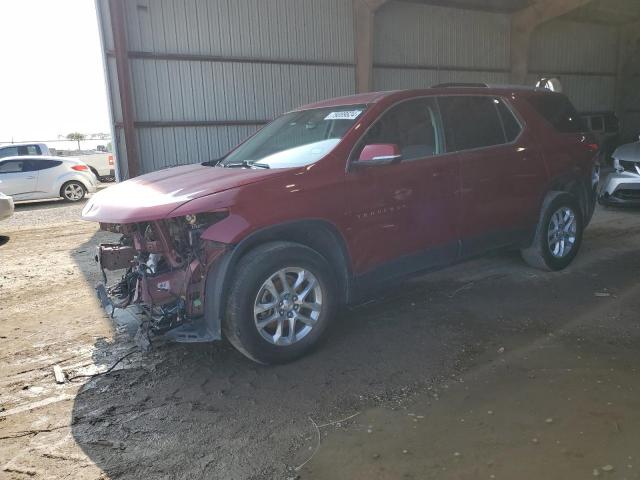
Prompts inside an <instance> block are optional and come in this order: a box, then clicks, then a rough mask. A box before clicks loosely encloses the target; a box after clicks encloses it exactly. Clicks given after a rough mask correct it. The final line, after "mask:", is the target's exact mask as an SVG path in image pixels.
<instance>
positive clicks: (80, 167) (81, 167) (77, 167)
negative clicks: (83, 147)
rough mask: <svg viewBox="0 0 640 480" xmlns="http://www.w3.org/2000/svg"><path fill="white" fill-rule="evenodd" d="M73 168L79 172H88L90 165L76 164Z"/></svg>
mask: <svg viewBox="0 0 640 480" xmlns="http://www.w3.org/2000/svg"><path fill="white" fill-rule="evenodd" d="M71 168H72V169H73V170H76V171H78V172H87V171H89V167H87V166H86V165H74V166H72V167H71Z"/></svg>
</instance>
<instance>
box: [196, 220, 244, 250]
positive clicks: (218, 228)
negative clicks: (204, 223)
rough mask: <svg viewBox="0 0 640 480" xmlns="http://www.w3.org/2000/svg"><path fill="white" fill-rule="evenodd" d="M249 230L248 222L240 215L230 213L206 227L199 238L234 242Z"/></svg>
mask: <svg viewBox="0 0 640 480" xmlns="http://www.w3.org/2000/svg"><path fill="white" fill-rule="evenodd" d="M250 230H251V225H250V224H249V222H248V221H247V220H246V219H245V218H244V217H243V216H241V215H237V214H233V213H232V214H230V215H229V216H227V217H225V218H223V219H222V220H220V221H219V222H217V223H214V224H213V225H211V226H210V227H209V228H207V229H206V230H205V231H204V232H202V235H201V236H200V238H202V239H203V240H210V241H213V242H220V243H226V244H236V243H238V242H239V241H240V239H242V238H244V237H246V236H247V235H248V234H249V232H250Z"/></svg>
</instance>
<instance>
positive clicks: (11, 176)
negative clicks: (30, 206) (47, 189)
mask: <svg viewBox="0 0 640 480" xmlns="http://www.w3.org/2000/svg"><path fill="white" fill-rule="evenodd" d="M37 180H38V172H37V171H33V169H32V168H31V164H30V162H29V160H18V159H14V160H0V192H2V193H4V194H5V195H10V196H12V197H14V200H26V199H28V198H30V195H31V194H33V192H35V190H36V183H37Z"/></svg>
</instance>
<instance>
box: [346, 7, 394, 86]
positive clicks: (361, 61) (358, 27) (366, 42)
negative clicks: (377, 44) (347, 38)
mask: <svg viewBox="0 0 640 480" xmlns="http://www.w3.org/2000/svg"><path fill="white" fill-rule="evenodd" d="M388 1H389V0H352V5H353V23H354V32H355V46H356V51H355V56H356V69H355V70H356V92H358V93H363V92H370V91H371V89H372V87H373V36H374V20H375V13H376V10H378V9H379V8H380V7H382V5H384V4H385V3H387V2H388Z"/></svg>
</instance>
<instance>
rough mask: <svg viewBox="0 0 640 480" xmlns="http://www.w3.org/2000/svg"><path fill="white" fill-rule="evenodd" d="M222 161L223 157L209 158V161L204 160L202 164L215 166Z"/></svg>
mask: <svg viewBox="0 0 640 480" xmlns="http://www.w3.org/2000/svg"><path fill="white" fill-rule="evenodd" d="M221 161H222V158H216V159H214V160H209V161H208V162H202V163H201V164H200V165H202V166H203V167H215V166H217V165H218V164H219V163H220V162H221Z"/></svg>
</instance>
